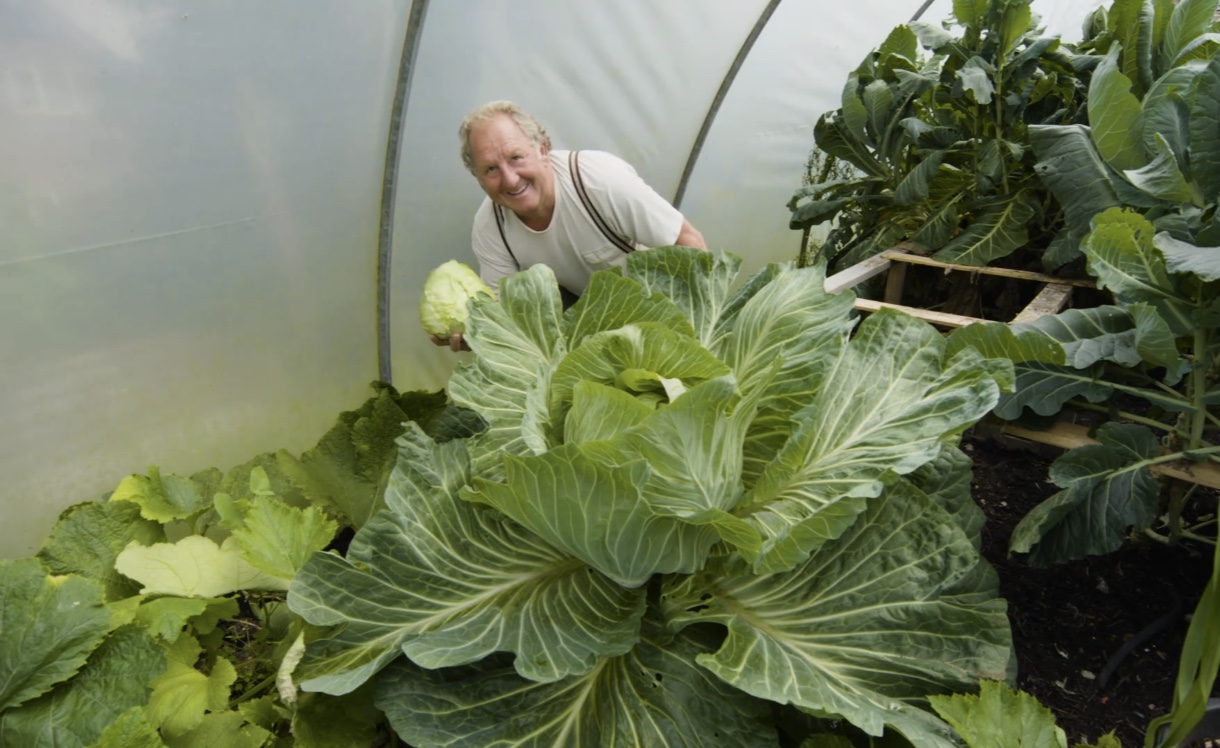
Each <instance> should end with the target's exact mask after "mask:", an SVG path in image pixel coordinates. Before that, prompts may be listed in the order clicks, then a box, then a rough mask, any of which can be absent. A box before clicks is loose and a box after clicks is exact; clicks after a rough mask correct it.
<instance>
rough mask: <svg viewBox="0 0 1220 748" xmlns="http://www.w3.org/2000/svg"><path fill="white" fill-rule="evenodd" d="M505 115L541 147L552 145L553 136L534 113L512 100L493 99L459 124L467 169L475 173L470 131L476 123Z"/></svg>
mask: <svg viewBox="0 0 1220 748" xmlns="http://www.w3.org/2000/svg"><path fill="white" fill-rule="evenodd" d="M500 115H504V116H506V117H508V118H509V119H511V120H512V121H513V122H515V123H517V127H520V128H521V132H523V133H524V134H525V137H527V138H529V140H530V141H531V142H532V143H534V145H536V146H538V147H539V148H544V147H545V148H550V147H551V136H550V135H547V133H546V128H545V127H543V126H542V123H541V122H539V121H538V120H536V119H534V115H532V114H530V113H529V112H527V111H525V110H524V109H522V108H521V107H519V106H517V104H515V103H513V102H511V101H491V102H488V103H486V104H484V105H483V106H481V107H479V108H478V109H475V110H474V111H473V112H471V113H470V114H467V115H466V117H465V119H463V120H462V124H461V125H459V126H458V140H460V141H461V142H462V163H463V164H465V165H466V169H467V170H468V171H470V172H471V173H474V154H473V153H471V152H470V131H471V130H472V129H473V128H474V126H475V125H478V124H481V123H483V122H487V121H488V120H491V119H495V118H496V117H498V116H500Z"/></svg>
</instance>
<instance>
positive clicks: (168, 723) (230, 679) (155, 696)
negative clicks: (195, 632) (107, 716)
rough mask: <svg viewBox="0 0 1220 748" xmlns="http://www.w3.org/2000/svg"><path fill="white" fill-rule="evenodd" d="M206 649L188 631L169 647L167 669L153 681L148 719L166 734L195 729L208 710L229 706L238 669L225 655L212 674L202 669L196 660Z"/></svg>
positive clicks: (217, 659)
mask: <svg viewBox="0 0 1220 748" xmlns="http://www.w3.org/2000/svg"><path fill="white" fill-rule="evenodd" d="M202 651H203V650H202V648H201V647H200V646H199V642H198V641H196V639H195V637H194V636H192V635H190V634H189V633H184V634H183V635H182V636H180V637H178V640H177V641H176V642H174V643H173V644H172V645H171V646H170V648H169V658H168V660H169V661H168V666H167V667H166V669H165V672H164V673H163V674H161V676H160V677H158V678H157V679H156V680H155V681H154V682H153V683H152V686H153V692H152V695H151V696H150V697H149V699H148V710H147V714H148V719H149V721H150V722H152V723H153V724H155V725H156V726H157V727H158V728H159V729H160V730H161V731H162V734H163V735H165V736H166V737H170V736H181V735H183V734H185V733H187V732H189V731H191V730H193V729H195V728H196V727H198V726H199V725H200V724H201V723H202V722H203V718H204V715H205V714H206V713H207V712H217V711H223V710H227V709H228V706H229V689H230V687H231V686H232V685H233V683H235V682H236V681H237V671H236V670H235V669H234V667H233V663H231V662H229V661H228V660H226V659H225V658H223V657H218V658H216V661H215V662H214V663H213V665H212V670H211V672H210V673H205V672H202V671H200V670H199V669H198V668H197V667H196V663H197V661H198V660H199V655H200V653H201V652H202Z"/></svg>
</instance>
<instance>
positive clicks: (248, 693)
mask: <svg viewBox="0 0 1220 748" xmlns="http://www.w3.org/2000/svg"><path fill="white" fill-rule="evenodd" d="M275 675H276V674H275V673H272V674H271V675H268V676H267V677H266V678H264V679H263V680H261V681H259V682H258V683H257V684H256V685H254V686H253V687H251V688H247V689H246V690H245V691H244V692H243V693H242V695H241V696H238V697H237V698H235V699H230V701H229V708H230V709H232V708H234V707H235V706H237V705H238V704H240V703H242V702H244V701H249V700H250V699H253V698H255V697H258V696H261V695H262V694H263V692H264V691H266V690H267V688H268V687H269V686H272V685H275Z"/></svg>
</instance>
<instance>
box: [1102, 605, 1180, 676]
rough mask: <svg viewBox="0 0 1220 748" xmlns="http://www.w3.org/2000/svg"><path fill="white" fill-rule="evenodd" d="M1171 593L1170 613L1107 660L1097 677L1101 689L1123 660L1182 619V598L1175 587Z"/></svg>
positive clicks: (1126, 643) (1145, 628) (1142, 630)
mask: <svg viewBox="0 0 1220 748" xmlns="http://www.w3.org/2000/svg"><path fill="white" fill-rule="evenodd" d="M1169 593H1170V594H1171V595H1173V605H1171V606H1170V607H1169V612H1168V613H1166V614H1165V615H1163V616H1161V617H1160V618H1158V619H1156V620H1155V621H1153V622H1152V623H1150V624H1148V625H1147V626H1145V627H1144V628H1142V629H1140V630H1139V632H1138V633H1136V635H1135V636H1133V637H1131V639H1130V640H1129V641H1127V642H1124V643H1123V645H1122V646H1121V647H1119V648H1118V651H1117V652H1115V653H1114V654H1112V655H1110V659H1109V660H1106V666H1105V667H1104V668H1102V671H1101V675H1099V676H1097V687H1098V688H1099V689H1104V688H1105V687H1106V684H1107V683H1109V682H1110V678H1112V677H1114V671H1115V670H1118V666H1119V665H1121V664H1122V663H1123V660H1125V659H1127V658H1128V657H1130V656H1131V653H1132V652H1134V651H1135V650H1137V649H1139V648H1140V647H1142V646H1143V645H1145V644H1147V643H1148V642H1149V641H1150V640H1151V639H1152V638H1153V637H1154V636H1156V635H1157V634H1159V633H1161V632H1162V631H1164V630H1165V629H1167V628H1169V627H1170V626H1172V625H1173V624H1174V623H1175V622H1176V621H1177V620H1178V619H1179V618H1181V617H1182V612H1183V609H1184V608H1183V601H1182V596H1181V595H1180V594H1178V591H1177V590H1176V589H1174V588H1173V587H1170V588H1169Z"/></svg>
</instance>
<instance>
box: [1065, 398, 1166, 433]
mask: <svg viewBox="0 0 1220 748" xmlns="http://www.w3.org/2000/svg"><path fill="white" fill-rule="evenodd" d="M1072 405H1073V406H1074V407H1077V408H1080V409H1081V410H1092V411H1095V412H1097V413H1110V412H1111V411H1110V409H1109V408H1107V407H1106V406H1104V405H1097V404H1095V403H1090V402H1085V401H1080V400H1073V401H1072ZM1117 415H1118V417H1119V418H1122V419H1123V420H1127V421H1131V422H1132V423H1141V424H1143V425H1145V426H1148V427H1149V428H1154V429H1160V430H1161V431H1165V432H1167V433H1170V434H1177V435H1178V436H1185V434H1184V433H1182V432H1181V431H1180V430H1179V429H1176V428H1174V427H1173V426H1170V425H1168V424H1165V423H1161V422H1160V421H1158V420H1156V419H1154V418H1147V417H1145V416H1138V415H1136V414H1134V413H1128V412H1127V411H1125V410H1120V411H1118V414H1117Z"/></svg>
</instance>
